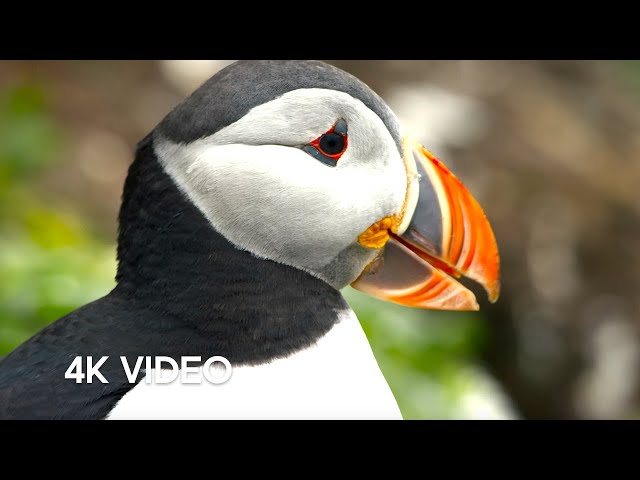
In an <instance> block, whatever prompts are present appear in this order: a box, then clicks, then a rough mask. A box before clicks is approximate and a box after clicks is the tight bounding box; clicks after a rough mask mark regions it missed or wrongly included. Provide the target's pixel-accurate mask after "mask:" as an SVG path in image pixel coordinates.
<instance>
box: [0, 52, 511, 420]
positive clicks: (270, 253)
mask: <svg viewBox="0 0 640 480" xmlns="http://www.w3.org/2000/svg"><path fill="white" fill-rule="evenodd" d="M118 224H119V228H118V245H117V260H118V268H117V274H116V286H115V288H114V289H113V290H112V291H111V292H110V293H109V294H107V295H106V296H104V297H102V298H100V299H98V300H95V301H93V302H91V303H89V304H87V305H85V306H83V307H81V308H79V309H77V310H75V311H73V312H71V313H69V314H68V315H66V316H64V317H62V318H61V319H59V320H57V321H56V322H54V323H52V324H50V325H49V326H47V327H46V328H44V329H42V330H41V331H40V332H39V333H37V334H36V335H34V336H33V337H32V338H30V339H29V340H27V341H26V342H24V343H23V344H21V345H20V346H19V347H17V348H16V349H15V350H14V351H12V352H11V353H10V354H8V355H7V356H6V357H5V358H3V359H2V360H1V361H0V418H2V419H87V420H89V419H401V418H402V415H401V412H400V410H399V408H398V404H397V402H396V400H395V398H394V395H393V393H392V392H391V390H390V388H389V386H388V384H387V382H386V380H385V378H384V376H383V374H382V372H381V371H380V368H379V366H378V364H377V362H376V359H375V357H374V355H373V352H372V350H371V347H370V345H369V342H368V340H367V337H366V336H365V334H364V332H363V329H362V327H361V325H360V323H359V321H358V319H357V317H356V315H355V313H354V311H353V310H352V309H351V308H350V306H349V305H348V303H347V302H346V301H345V299H344V298H343V296H342V294H341V289H343V288H345V287H347V286H349V285H351V286H352V287H354V288H356V289H358V290H361V291H363V292H365V293H367V294H369V295H371V296H373V297H377V298H380V299H384V300H387V301H391V302H395V303H398V304H401V305H405V306H408V307H416V308H427V309H445V310H477V309H478V303H477V301H476V297H475V295H474V293H473V292H472V291H471V290H470V289H468V288H467V287H465V286H463V284H462V283H461V282H460V281H459V279H460V277H466V278H468V279H470V280H472V281H474V282H477V283H479V284H480V285H482V287H484V289H485V290H486V292H487V294H488V298H489V300H490V301H492V302H493V301H495V300H496V299H497V298H498V295H499V290H500V279H499V276H500V271H499V264H500V262H499V255H498V248H497V244H496V239H495V236H494V233H493V231H492V229H491V226H490V224H489V222H488V220H487V217H486V216H485V214H484V212H483V210H482V208H481V207H480V205H479V204H478V202H477V201H476V200H475V199H474V198H473V196H472V195H471V193H470V192H469V191H468V189H467V188H465V186H464V185H463V184H462V182H461V181H460V180H459V179H458V178H457V177H456V176H455V175H453V174H452V173H451V172H450V171H449V170H448V169H447V167H446V166H445V165H444V164H443V163H442V162H441V161H440V160H439V159H438V158H436V156H434V155H433V154H432V153H431V152H430V151H429V150H427V149H426V148H425V147H423V146H422V145H421V144H420V143H419V142H417V141H415V140H413V139H412V138H411V137H410V136H409V135H408V134H406V133H405V132H404V131H403V130H402V128H401V126H400V123H399V121H398V118H397V117H396V116H395V114H394V113H393V112H392V111H391V109H390V108H389V107H388V106H387V104H386V103H385V102H384V100H382V98H381V97H380V96H378V95H377V94H376V93H374V91H373V90H372V89H371V88H369V87H368V86H367V85H366V84H364V83H363V82H361V81H360V80H358V79H357V78H355V77H354V76H352V75H351V74H349V73H347V72H345V71H342V70H340V69H338V68H336V67H334V66H331V65H329V64H326V63H323V62H320V61H267V60H261V61H238V62H236V63H233V64H231V65H230V66H228V67H226V68H225V69H223V70H221V71H219V72H218V73H217V74H215V75H214V76H212V77H211V78H210V79H209V80H207V81H206V82H204V83H203V84H202V85H201V86H200V87H199V88H198V89H197V90H195V91H194V92H193V93H192V94H191V95H190V96H189V97H187V98H186V99H184V100H183V101H181V102H180V103H179V104H178V105H177V106H176V107H175V108H174V109H173V110H172V111H171V112H170V113H168V114H167V115H166V117H165V118H164V119H162V120H161V121H160V123H159V124H158V125H157V126H156V127H155V128H154V129H153V130H152V131H151V132H150V133H149V134H148V135H147V136H146V137H145V138H144V139H142V140H141V141H140V142H139V143H138V145H137V148H136V152H135V158H134V160H133V163H132V164H131V165H130V167H129V170H128V174H127V177H126V180H125V184H124V189H123V194H122V202H121V208H120V212H119V216H118ZM89 357H90V358H89ZM104 357H106V358H104ZM159 358H165V359H166V358H169V359H173V360H174V361H175V363H174V364H171V363H170V362H169V363H170V364H171V365H176V364H177V365H178V369H179V370H181V369H182V371H180V372H173V369H167V363H166V362H165V363H162V362H160V360H158V359H159ZM185 358H187V359H190V360H191V363H188V362H187V363H184V362H183V360H184V359H185ZM212 359H213V360H217V361H215V362H213V363H212V362H211V361H207V360H212ZM90 361H91V362H93V363H92V364H90V363H89V362H90ZM185 365H186V366H185ZM136 366H137V367H139V368H134V367H136ZM125 367H126V368H125ZM187 368H188V372H187V371H186V370H187ZM205 368H208V369H209V371H208V372H207V371H205ZM74 369H75V370H74ZM96 372H97V373H96ZM167 372H168V373H167ZM185 372H186V373H188V375H186V376H181V377H180V378H179V379H177V380H175V381H172V382H159V381H156V380H157V379H158V378H162V375H165V374H169V375H170V374H171V373H176V374H177V373H185ZM216 375H217V376H216ZM221 376H222V377H224V378H222V380H224V381H215V382H214V381H208V380H207V378H211V377H215V378H213V380H215V379H221ZM205 377H206V378H205ZM185 379H187V380H188V381H187V380H185ZM103 380H105V381H103Z"/></svg>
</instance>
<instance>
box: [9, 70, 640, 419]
mask: <svg viewBox="0 0 640 480" xmlns="http://www.w3.org/2000/svg"><path fill="white" fill-rule="evenodd" d="M228 63H229V62H227V61H55V62H54V61H29V62H21V61H3V62H0V357H1V356H2V355H6V354H7V353H8V352H10V351H11V350H12V349H13V348H15V347H16V346H17V345H19V344H20V343H21V342H23V341H24V340H26V339H27V338H29V337H30V336H31V335H33V334H34V333H36V332H37V331H38V330H39V329H41V328H42V327H43V326H45V325H47V324H48V323H49V322H51V321H54V320H56V319H58V318H59V317H61V316H62V315H64V314H66V313H67V312H69V311H71V310H73V309H75V308H77V307H78V306H81V305H83V304H85V303H87V302H89V301H91V300H94V299H96V298H98V297H100V296H102V295H104V294H106V293H108V292H109V290H110V289H111V288H113V286H114V275H115V269H116V263H115V243H114V242H115V235H116V216H117V211H118V208H119V202H120V194H121V191H122V184H123V181H124V178H125V175H126V170H127V167H128V165H129V163H130V162H131V160H132V158H133V149H134V148H135V144H136V142H137V141H139V140H140V139H142V138H143V137H144V136H145V135H146V134H147V133H148V132H149V131H150V130H151V129H152V128H153V127H154V126H155V125H156V123H157V122H159V121H160V120H161V119H162V117H163V116H164V115H165V114H166V113H167V112H168V111H169V110H171V108H172V107H173V106H174V105H175V104H176V103H177V102H178V101H179V100H180V99H181V98H183V97H184V96H185V95H187V94H188V93H190V92H191V91H192V90H193V89H194V88H195V87H197V86H198V85H199V84H200V83H201V82H202V81H203V80H204V79H206V78H208V77H209V76H210V75H211V74H213V73H214V72H215V71H217V70H218V69H220V68H222V67H223V66H225V65H226V64H228ZM331 63H334V64H336V65H337V66H339V67H341V68H343V69H345V70H347V71H350V72H352V73H354V74H355V75H356V76H358V77H359V78H361V79H362V80H364V81H365V82H366V83H368V84H369V85H370V86H371V87H372V88H374V90H376V91H377V92H378V93H379V94H381V95H382V96H383V98H385V100H387V101H388V103H389V105H390V106H391V107H392V108H393V109H394V111H395V112H396V113H397V114H398V116H399V117H400V119H401V121H402V123H403V125H404V126H405V128H407V129H408V130H409V131H411V133H412V134H413V136H414V137H417V138H418V139H419V140H421V141H422V142H423V143H424V144H425V146H427V147H428V148H429V149H430V150H432V151H434V152H435V153H436V154H437V155H438V156H439V157H440V158H442V159H443V160H444V161H445V162H446V163H447V165H448V166H449V167H450V168H451V169H452V170H453V171H454V172H455V173H456V174H457V175H458V176H459V177H460V178H461V179H462V180H463V181H464V182H465V183H466V184H467V186H468V187H469V189H470V190H471V191H472V192H473V194H474V196H476V198H478V200H479V201H480V203H481V204H482V205H483V207H484V209H485V212H486V213H487V215H488V217H489V219H490V221H491V223H492V226H493V227H494V230H495V232H496V237H497V239H498V243H499V246H500V252H501V257H502V270H503V294H502V297H501V299H500V300H499V302H498V303H497V304H495V305H489V304H488V303H487V302H486V299H485V297H484V296H483V293H482V292H479V291H478V290H477V289H476V292H477V293H478V296H479V300H480V302H481V311H480V312H477V313H476V312H474V313H453V312H432V311H421V310H413V309H409V308H404V307H399V306H395V305H391V304H387V303H384V302H380V301H377V300H374V299H372V298H370V297H367V296H365V295H362V294H360V293H358V292H356V291H354V290H352V289H345V291H344V294H345V296H346V297H347V299H348V300H349V302H350V303H351V305H352V306H353V307H354V309H355V310H356V313H357V314H358V317H359V318H360V320H361V322H362V323H363V326H364V329H365V331H366V333H367V335H368V337H369V339H370V341H371V344H372V347H373V349H374V352H375V354H376V358H377V359H378V362H379V364H380V366H381V368H382V370H383V372H384V374H385V376H386V378H387V380H388V382H389V384H390V385H391V388H392V390H393V391H394V393H395V395H396V398H397V400H398V403H399V405H400V407H401V410H402V412H403V414H404V416H405V418H427V419H444V418H640V376H639V375H638V373H639V372H640V321H639V319H640V296H639V295H638V292H639V291H640V288H639V287H640V248H638V246H639V245H640V195H639V194H638V193H637V192H638V188H637V185H638V183H639V182H640V108H639V107H640V62H630V61H629V62H622V61H615V62H614V61H608V62H607V61H599V62H587V61H579V62H578V61H575V62H570V61H566V62H565V61H335V62H331Z"/></svg>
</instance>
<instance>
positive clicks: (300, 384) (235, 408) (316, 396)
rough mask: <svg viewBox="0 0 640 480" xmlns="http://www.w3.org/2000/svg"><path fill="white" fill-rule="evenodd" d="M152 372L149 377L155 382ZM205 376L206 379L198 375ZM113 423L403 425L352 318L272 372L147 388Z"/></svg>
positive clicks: (117, 411) (258, 369)
mask: <svg viewBox="0 0 640 480" xmlns="http://www.w3.org/2000/svg"><path fill="white" fill-rule="evenodd" d="M152 374H153V372H148V375H152ZM200 375H201V373H200ZM108 418H109V419H401V418H402V416H401V414H400V410H399V409H398V405H397V403H396V401H395V398H394V397H393V394H392V393H391V390H390V389H389V386H388V384H387V382H386V380H385V379H384V377H383V375H382V372H381V371H380V369H379V367H378V364H377V362H376V360H375V358H374V356H373V353H372V352H371V347H370V346H369V342H368V341H367V338H366V336H365V335H364V332H363V331H362V327H361V326H360V323H359V322H358V319H357V318H356V316H355V314H354V313H353V312H352V311H351V310H349V311H348V312H345V314H344V316H343V318H342V319H341V321H340V322H339V323H337V324H336V325H335V326H334V327H333V328H332V329H331V331H329V333H327V334H326V335H325V336H324V337H323V338H321V339H320V340H319V341H318V342H317V343H316V344H315V345H314V346H312V347H310V348H308V349H305V350H303V351H300V352H298V353H296V354H294V355H292V356H290V357H287V358H283V359H278V360H275V361H273V362H271V363H268V364H263V365H258V366H244V367H238V368H234V369H233V373H232V375H231V378H230V379H229V380H228V381H227V382H226V383H224V384H220V385H215V384H212V383H210V382H208V381H206V380H203V381H202V382H201V383H199V384H182V383H180V382H179V381H175V382H173V383H169V384H156V383H150V384H149V383H146V381H145V380H144V379H143V380H142V381H141V382H140V383H139V384H138V385H137V386H136V387H134V388H133V389H132V390H131V391H130V392H129V393H128V394H127V395H125V396H124V397H123V398H122V399H121V400H120V402H119V403H118V404H117V405H116V407H115V408H114V410H112V412H111V413H110V414H109V416H108Z"/></svg>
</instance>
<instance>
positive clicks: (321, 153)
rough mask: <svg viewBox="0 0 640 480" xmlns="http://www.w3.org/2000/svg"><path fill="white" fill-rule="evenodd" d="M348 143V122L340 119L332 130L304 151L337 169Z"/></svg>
mask: <svg viewBox="0 0 640 480" xmlns="http://www.w3.org/2000/svg"><path fill="white" fill-rule="evenodd" d="M347 143H348V142H347V122H345V121H344V120H342V119H340V120H338V121H337V122H336V124H335V125H334V126H333V127H332V128H331V130H329V131H328V132H326V133H324V134H322V135H320V136H319V137H318V138H316V139H315V140H314V141H313V142H311V143H310V144H308V145H305V146H304V147H302V150H304V151H305V152H307V153H308V154H309V155H311V156H312V157H313V158H315V159H316V160H318V161H320V162H322V163H324V164H325V165H328V166H330V167H335V166H336V165H337V164H338V160H339V159H340V157H341V156H342V154H343V153H344V152H345V150H346V149H347Z"/></svg>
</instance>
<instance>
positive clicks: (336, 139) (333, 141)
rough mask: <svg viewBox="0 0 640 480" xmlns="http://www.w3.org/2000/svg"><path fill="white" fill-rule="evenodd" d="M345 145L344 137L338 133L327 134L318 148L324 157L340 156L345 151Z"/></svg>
mask: <svg viewBox="0 0 640 480" xmlns="http://www.w3.org/2000/svg"><path fill="white" fill-rule="evenodd" d="M344 144H345V141H344V137H342V136H340V135H338V134H337V133H325V134H324V135H322V136H321V137H320V141H319V142H318V148H319V149H320V153H322V154H324V155H327V156H330V155H338V154H339V153H342V152H343V151H344Z"/></svg>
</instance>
